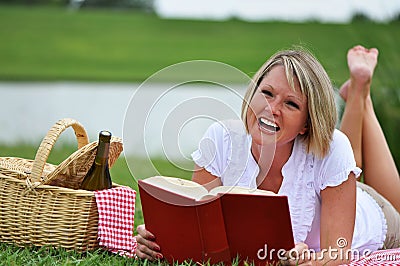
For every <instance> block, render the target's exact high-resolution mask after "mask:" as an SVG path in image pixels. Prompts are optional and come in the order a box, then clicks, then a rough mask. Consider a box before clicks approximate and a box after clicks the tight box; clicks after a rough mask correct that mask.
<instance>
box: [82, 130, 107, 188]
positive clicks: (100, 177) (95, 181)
mask: <svg viewBox="0 0 400 266" xmlns="http://www.w3.org/2000/svg"><path fill="white" fill-rule="evenodd" d="M110 140H111V133H110V132H109V131H106V130H102V131H100V133H99V144H98V146H97V152H96V158H95V159H94V162H93V164H92V166H91V167H90V169H89V171H88V172H87V174H86V176H85V178H84V179H83V181H82V184H81V189H85V190H101V189H108V188H111V187H112V181H111V175H110V170H109V168H108V154H109V151H110Z"/></svg>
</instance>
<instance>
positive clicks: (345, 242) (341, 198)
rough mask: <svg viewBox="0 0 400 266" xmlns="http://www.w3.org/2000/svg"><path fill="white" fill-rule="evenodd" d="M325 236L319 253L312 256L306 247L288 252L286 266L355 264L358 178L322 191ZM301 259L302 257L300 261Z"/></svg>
mask: <svg viewBox="0 0 400 266" xmlns="http://www.w3.org/2000/svg"><path fill="white" fill-rule="evenodd" d="M321 199H322V206H321V233H320V247H321V251H320V252H318V253H310V250H308V247H307V245H305V244H304V243H298V244H296V247H295V248H294V249H293V250H291V251H289V252H287V257H288V260H286V261H282V263H283V264H284V265H340V264H347V263H348V262H349V261H350V260H351V254H352V253H351V252H350V251H351V242H352V238H353V231H354V223H355V216H356V178H355V177H354V174H353V173H351V174H350V175H349V178H348V180H346V181H345V182H343V183H342V184H340V185H339V186H336V187H327V188H325V189H324V190H322V191H321ZM297 256H299V257H297Z"/></svg>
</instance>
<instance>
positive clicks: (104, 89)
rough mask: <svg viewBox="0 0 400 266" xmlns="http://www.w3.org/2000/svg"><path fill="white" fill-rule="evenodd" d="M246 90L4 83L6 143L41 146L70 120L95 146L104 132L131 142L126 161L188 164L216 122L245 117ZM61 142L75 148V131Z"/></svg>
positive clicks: (1, 123)
mask: <svg viewBox="0 0 400 266" xmlns="http://www.w3.org/2000/svg"><path fill="white" fill-rule="evenodd" d="M245 88H246V85H241V84H235V85H230V86H217V85H215V84H211V83H198V84H197V83H196V84H191V83H188V84H181V85H179V86H175V85H171V84H166V83H154V84H146V87H145V88H144V87H143V86H142V87H141V84H128V83H77V82H46V83H43V82H27V83H23V82H15V83H12V82H10V83H7V82H2V83H0V95H1V100H2V104H1V105H0V112H1V115H0V143H1V144H8V145H13V144H17V143H31V144H33V145H39V143H40V141H41V140H42V139H43V137H44V136H45V134H46V133H47V131H48V130H49V129H50V127H51V126H52V125H53V124H54V123H55V122H56V121H58V120H59V119H61V118H66V117H69V118H74V119H76V120H78V121H79V122H80V123H81V124H82V125H83V126H84V127H85V129H86V130H87V132H88V135H89V138H90V140H91V141H95V140H96V139H97V134H98V132H99V131H100V130H103V129H106V130H109V131H111V132H112V133H113V135H114V136H119V137H123V139H124V142H125V140H129V141H127V143H129V146H127V145H125V147H124V152H125V155H135V156H152V157H157V156H161V155H167V156H168V157H175V158H179V157H184V158H188V156H189V155H190V153H191V152H193V151H194V150H195V149H196V146H197V143H198V141H199V140H200V138H201V136H202V135H203V134H204V132H205V130H206V129H207V127H208V126H209V125H210V124H211V123H212V122H213V121H215V120H219V119H230V118H233V119H235V118H239V117H240V108H241V102H242V95H243V94H244V91H245ZM130 103H131V105H129V104H130ZM128 106H129V107H128ZM127 111H128V112H127ZM126 114H128V115H126ZM124 125H125V126H124ZM59 141H60V142H73V141H74V135H73V130H70V129H69V130H66V131H65V132H64V133H63V134H62V136H61V137H60V139H59Z"/></svg>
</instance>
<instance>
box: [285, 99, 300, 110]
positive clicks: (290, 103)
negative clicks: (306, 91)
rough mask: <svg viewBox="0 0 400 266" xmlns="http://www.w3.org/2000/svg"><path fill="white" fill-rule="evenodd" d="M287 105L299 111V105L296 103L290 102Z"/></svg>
mask: <svg viewBox="0 0 400 266" xmlns="http://www.w3.org/2000/svg"><path fill="white" fill-rule="evenodd" d="M287 104H288V105H289V106H291V107H294V108H296V109H299V105H298V104H297V103H295V102H292V101H289V102H287Z"/></svg>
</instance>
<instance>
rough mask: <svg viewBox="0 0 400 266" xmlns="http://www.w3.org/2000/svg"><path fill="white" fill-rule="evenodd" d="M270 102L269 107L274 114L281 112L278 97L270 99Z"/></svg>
mask: <svg viewBox="0 0 400 266" xmlns="http://www.w3.org/2000/svg"><path fill="white" fill-rule="evenodd" d="M268 103H269V107H267V109H271V113H272V114H273V115H277V114H279V112H280V103H279V101H278V100H277V99H272V100H270V101H268Z"/></svg>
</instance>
